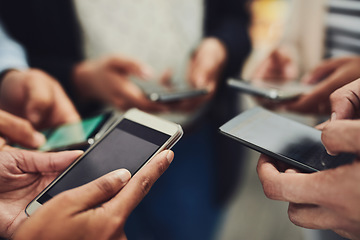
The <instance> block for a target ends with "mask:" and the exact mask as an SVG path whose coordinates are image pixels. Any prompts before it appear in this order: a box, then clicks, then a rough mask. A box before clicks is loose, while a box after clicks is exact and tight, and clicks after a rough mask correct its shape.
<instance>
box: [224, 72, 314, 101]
mask: <svg viewBox="0 0 360 240" xmlns="http://www.w3.org/2000/svg"><path fill="white" fill-rule="evenodd" d="M226 83H227V85H228V86H229V87H231V88H234V89H236V90H238V91H240V92H243V93H247V94H251V95H255V96H258V97H263V98H267V99H270V100H274V101H289V100H295V99H296V98H298V97H300V96H301V95H302V94H304V93H307V92H309V91H310V90H311V89H312V87H311V86H305V85H301V84H295V83H287V84H271V83H266V82H262V81H252V82H247V81H244V80H238V79H233V78H230V79H228V80H227V82H226Z"/></svg>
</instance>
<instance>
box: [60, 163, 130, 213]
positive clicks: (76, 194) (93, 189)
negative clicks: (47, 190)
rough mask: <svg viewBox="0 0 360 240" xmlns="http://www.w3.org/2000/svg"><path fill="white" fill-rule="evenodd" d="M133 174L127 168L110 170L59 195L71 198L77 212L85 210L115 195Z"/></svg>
mask: <svg viewBox="0 0 360 240" xmlns="http://www.w3.org/2000/svg"><path fill="white" fill-rule="evenodd" d="M130 178H131V174H130V172H129V171H128V170H126V169H120V170H116V171H113V172H110V173H108V174H106V175H104V176H102V177H100V178H98V179H96V180H94V181H92V182H90V183H87V184H85V185H83V186H81V187H78V188H74V189H71V190H68V191H66V192H64V193H62V194H60V195H59V196H58V200H59V199H61V198H62V196H63V197H66V199H71V200H72V201H74V202H75V203H76V204H74V205H73V207H74V209H72V210H73V211H75V212H80V211H85V210H88V209H91V208H93V207H96V206H98V205H100V204H102V203H104V202H105V201H107V200H109V199H111V198H112V197H114V196H115V195H116V194H117V193H118V192H119V191H120V190H121V189H122V188H123V187H124V186H125V185H126V184H127V182H128V181H129V180H130Z"/></svg>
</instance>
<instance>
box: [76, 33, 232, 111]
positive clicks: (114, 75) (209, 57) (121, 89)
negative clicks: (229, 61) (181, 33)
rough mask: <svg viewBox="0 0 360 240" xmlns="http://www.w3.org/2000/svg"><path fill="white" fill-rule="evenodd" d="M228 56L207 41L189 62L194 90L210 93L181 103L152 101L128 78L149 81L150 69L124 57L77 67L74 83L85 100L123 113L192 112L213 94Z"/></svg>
mask: <svg viewBox="0 0 360 240" xmlns="http://www.w3.org/2000/svg"><path fill="white" fill-rule="evenodd" d="M226 57H227V53H226V49H225V47H224V45H223V44H222V43H221V42H220V41H219V40H217V39H215V38H207V39H204V40H203V42H202V43H201V44H200V45H199V47H198V49H197V51H196V52H195V54H194V55H193V57H192V59H191V60H190V63H189V68H188V80H189V81H190V85H192V86H194V87H195V88H206V89H208V91H209V94H208V95H207V96H205V97H199V98H196V99H192V100H184V101H181V102H178V103H172V104H163V103H155V102H152V101H150V100H149V99H148V98H147V96H145V94H144V93H143V91H142V90H141V89H140V88H139V87H138V86H137V85H135V84H134V83H133V82H131V81H130V79H129V77H130V76H131V75H134V76H137V77H139V78H141V79H144V80H146V79H150V78H151V77H152V70H151V68H150V67H148V66H146V65H145V64H143V63H141V62H139V61H136V60H134V59H130V58H127V57H124V56H111V57H105V58H101V59H98V60H92V61H91V60H90V61H85V62H82V63H80V64H78V65H77V66H76V67H75V70H74V83H75V86H76V89H77V90H78V92H79V93H80V94H81V96H82V97H83V98H85V99H96V100H100V101H103V102H106V103H109V104H112V105H114V106H115V107H118V108H120V109H123V110H126V109H129V108H132V107H136V108H139V109H141V110H144V111H149V112H161V111H169V110H170V109H171V110H174V109H176V110H180V111H192V110H194V109H196V108H198V107H199V106H201V105H202V104H203V103H205V102H206V101H208V100H209V99H210V98H211V97H212V96H213V95H214V93H215V91H216V87H217V84H218V79H219V75H220V73H221V70H222V68H223V65H224V63H225V61H226ZM165 75H167V76H165V78H169V77H170V76H168V75H169V74H165Z"/></svg>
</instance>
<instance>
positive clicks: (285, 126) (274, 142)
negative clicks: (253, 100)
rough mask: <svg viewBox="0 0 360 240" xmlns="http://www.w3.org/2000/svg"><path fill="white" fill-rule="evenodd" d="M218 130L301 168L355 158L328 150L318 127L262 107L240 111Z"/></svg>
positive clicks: (333, 164) (308, 169)
mask: <svg viewBox="0 0 360 240" xmlns="http://www.w3.org/2000/svg"><path fill="white" fill-rule="evenodd" d="M220 132H221V133H223V134H225V135H227V136H229V137H231V138H233V139H235V140H237V141H239V142H240V143H242V144H243V145H245V146H247V147H250V148H252V149H254V150H256V151H258V152H260V153H264V154H266V155H268V156H270V157H273V158H275V159H277V160H280V161H283V162H286V163H288V164H290V165H291V166H293V167H295V168H298V169H300V170H302V171H303V172H316V171H321V170H326V169H329V168H336V167H338V166H340V165H343V164H348V163H351V162H353V160H354V159H355V158H356V156H355V155H353V154H348V153H341V154H339V155H337V156H331V155H329V154H327V152H326V150H325V147H324V146H323V144H322V142H321V131H319V130H317V129H315V128H312V127H309V126H307V125H304V124H301V123H298V122H296V121H293V120H290V119H287V118H284V117H282V116H279V115H278V114H275V113H272V112H270V111H268V110H265V109H263V108H261V107H256V108H253V109H250V110H247V111H245V112H243V113H241V114H240V115H238V116H237V117H235V118H233V119H232V120H230V121H229V122H227V123H225V124H224V125H223V126H221V127H220Z"/></svg>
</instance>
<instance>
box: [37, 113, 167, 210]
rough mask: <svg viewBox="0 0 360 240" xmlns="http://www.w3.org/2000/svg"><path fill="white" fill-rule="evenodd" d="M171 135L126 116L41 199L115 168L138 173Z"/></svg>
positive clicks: (81, 183)
mask: <svg viewBox="0 0 360 240" xmlns="http://www.w3.org/2000/svg"><path fill="white" fill-rule="evenodd" d="M169 138H170V136H169V135H167V134H164V133H161V132H158V131H156V130H154V129H151V128H148V127H145V126H143V125H140V124H138V123H135V122H133V121H130V120H127V119H123V120H122V121H121V122H120V123H119V124H118V125H117V126H116V127H115V128H114V129H113V130H112V131H111V132H110V133H109V134H108V135H107V136H106V137H104V138H103V139H102V140H101V141H100V142H99V143H98V144H97V145H96V146H95V147H94V148H92V149H91V150H90V151H89V152H88V153H87V155H86V156H84V157H83V158H82V159H81V160H80V161H78V162H77V163H76V164H75V165H74V166H73V168H71V169H70V170H69V171H68V172H67V173H66V174H65V175H64V176H63V177H62V178H61V179H60V180H59V181H58V182H57V183H56V184H54V185H53V186H52V187H51V188H50V189H48V190H47V191H46V193H45V194H44V195H42V197H41V198H39V199H38V202H40V203H45V202H46V201H47V200H49V199H50V198H52V197H53V196H55V195H56V194H58V193H60V192H63V191H65V190H68V189H71V188H75V187H78V186H81V185H83V184H86V183H88V182H91V181H92V180H95V179H97V178H99V177H101V176H103V175H105V174H106V173H109V172H111V171H114V170H117V169H120V168H126V169H128V170H129V171H130V172H131V174H132V175H134V174H135V173H136V172H137V171H138V170H139V169H140V168H141V167H142V166H143V165H144V164H145V163H146V162H147V160H148V159H149V158H150V157H151V156H152V155H153V154H154V153H155V152H156V151H157V150H158V149H159V148H160V147H161V146H162V145H163V144H164V143H165V142H166V141H167V140H168V139H169Z"/></svg>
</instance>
